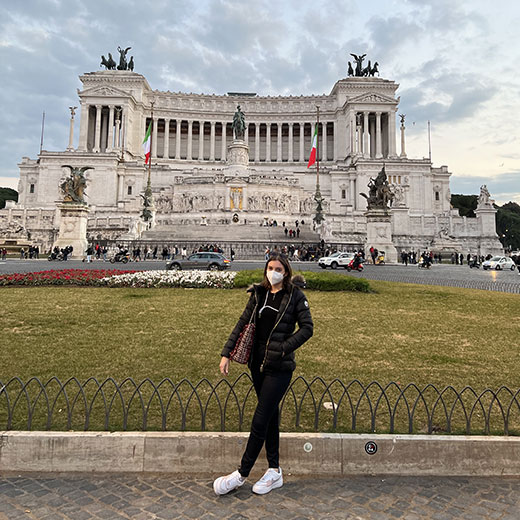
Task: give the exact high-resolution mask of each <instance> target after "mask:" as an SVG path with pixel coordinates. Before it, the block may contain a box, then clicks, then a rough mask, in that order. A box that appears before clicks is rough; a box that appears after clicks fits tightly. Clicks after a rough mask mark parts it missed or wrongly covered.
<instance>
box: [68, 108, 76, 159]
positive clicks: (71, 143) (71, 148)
mask: <svg viewBox="0 0 520 520" xmlns="http://www.w3.org/2000/svg"><path fill="white" fill-rule="evenodd" d="M74 108H75V107H71V109H70V128H69V146H67V151H68V152H73V151H74Z"/></svg>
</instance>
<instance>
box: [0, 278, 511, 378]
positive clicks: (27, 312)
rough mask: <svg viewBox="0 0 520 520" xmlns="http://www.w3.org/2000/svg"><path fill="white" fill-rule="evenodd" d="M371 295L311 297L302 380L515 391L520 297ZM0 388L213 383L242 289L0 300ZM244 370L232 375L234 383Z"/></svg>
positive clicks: (18, 291) (33, 292)
mask: <svg viewBox="0 0 520 520" xmlns="http://www.w3.org/2000/svg"><path fill="white" fill-rule="evenodd" d="M371 285H372V286H373V287H374V288H375V289H376V290H377V291H378V292H377V293H371V294H364V293H346V292H345V293H342V292H313V291H307V295H308V299H309V302H310V305H311V311H312V315H313V318H314V322H315V333H314V337H313V338H312V339H311V340H310V341H309V342H308V343H307V344H305V345H304V346H303V347H302V348H301V349H300V350H299V351H298V352H297V363H298V368H297V375H303V376H305V377H306V378H312V377H314V376H323V377H324V378H326V379H332V378H336V377H337V378H341V379H343V380H350V379H360V380H362V381H363V382H368V381H370V380H378V381H380V382H383V383H385V382H389V381H399V382H401V383H402V384H406V383H409V382H415V383H418V384H426V383H434V384H437V385H446V384H454V385H456V386H463V385H471V386H474V387H477V388H483V387H485V386H490V387H497V386H500V385H508V386H511V387H518V386H520V363H519V362H518V351H519V348H520V343H519V342H520V339H519V338H520V298H519V297H518V296H517V295H512V294H503V293H495V292H486V291H477V290H462V289H456V288H444V287H431V286H421V285H411V284H395V283H389V282H371ZM0 294H1V297H2V304H1V308H0V318H1V319H0V323H1V338H2V347H1V349H0V378H1V380H3V381H5V380H6V379H8V378H10V377H13V376H18V377H21V378H22V379H27V378H29V377H32V376H37V377H39V378H42V379H46V378H49V377H51V376H57V377H59V378H60V379H66V378H68V377H72V376H76V377H78V378H86V377H88V376H95V377H97V378H105V377H110V376H111V377H113V378H115V379H122V378H124V377H132V378H134V379H136V380H138V379H144V378H146V377H148V378H151V379H153V380H160V379H162V378H164V377H170V378H172V379H179V378H183V377H187V378H189V379H191V380H194V381H196V380H199V379H201V378H203V377H206V378H208V379H210V380H217V379H219V372H218V363H219V354H220V350H221V348H222V345H223V344H224V342H225V341H226V339H227V336H228V334H229V332H230V331H231V329H232V327H233V325H234V323H235V322H236V319H237V318H238V316H239V314H240V312H241V311H242V309H243V307H244V305H245V303H246V301H247V295H246V293H245V291H244V290H242V289H240V290H214V289H207V290H205V289H192V290H190V289H104V288H65V287H57V288H54V287H51V288H9V289H2V290H1V292H0ZM241 370H242V367H241V366H237V365H235V366H233V367H232V373H231V375H232V376H234V375H237V374H238V372H240V371H241Z"/></svg>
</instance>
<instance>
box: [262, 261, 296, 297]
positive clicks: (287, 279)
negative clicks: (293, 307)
mask: <svg viewBox="0 0 520 520" xmlns="http://www.w3.org/2000/svg"><path fill="white" fill-rule="evenodd" d="M275 260H277V261H278V262H280V263H281V264H282V265H283V268H284V270H285V273H284V275H283V288H284V289H285V290H289V289H290V288H291V285H292V282H291V279H292V267H291V264H290V263H289V259H288V258H287V255H283V254H282V253H271V254H270V255H269V258H268V259H267V262H266V263H265V267H264V279H263V280H262V283H261V284H260V285H262V286H263V287H265V288H266V289H271V282H270V281H269V280H268V278H267V266H268V265H269V262H273V261H275Z"/></svg>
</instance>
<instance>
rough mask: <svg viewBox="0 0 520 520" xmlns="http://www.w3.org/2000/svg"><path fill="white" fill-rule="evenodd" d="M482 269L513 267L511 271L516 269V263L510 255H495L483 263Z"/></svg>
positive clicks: (498, 269)
mask: <svg viewBox="0 0 520 520" xmlns="http://www.w3.org/2000/svg"><path fill="white" fill-rule="evenodd" d="M482 269H496V270H497V271H500V270H501V269H511V271H514V270H515V269H516V265H515V263H514V262H513V260H511V258H509V257H508V256H494V257H493V258H490V259H489V260H486V261H485V262H484V263H483V264H482Z"/></svg>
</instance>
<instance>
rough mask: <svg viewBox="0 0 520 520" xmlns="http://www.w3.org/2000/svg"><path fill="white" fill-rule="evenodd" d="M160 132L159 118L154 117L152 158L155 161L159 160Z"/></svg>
mask: <svg viewBox="0 0 520 520" xmlns="http://www.w3.org/2000/svg"><path fill="white" fill-rule="evenodd" d="M158 132H159V118H158V117H154V118H153V125H152V157H153V158H154V159H156V158H157V134H158Z"/></svg>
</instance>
